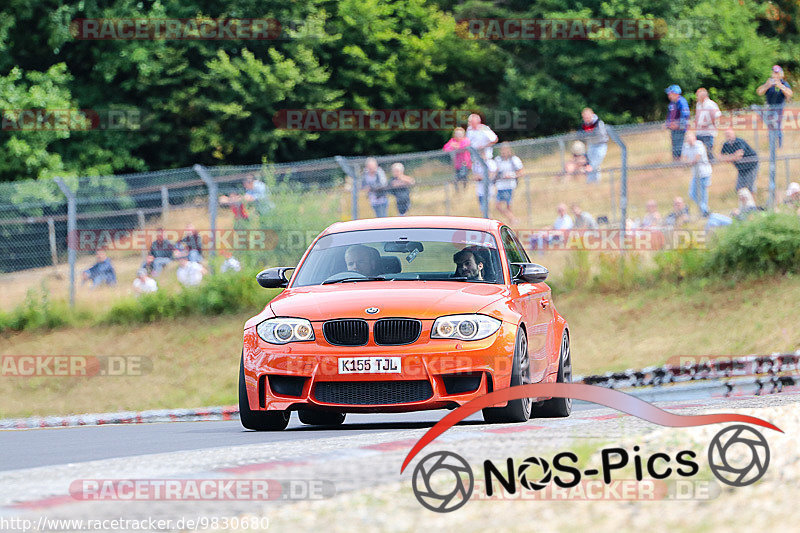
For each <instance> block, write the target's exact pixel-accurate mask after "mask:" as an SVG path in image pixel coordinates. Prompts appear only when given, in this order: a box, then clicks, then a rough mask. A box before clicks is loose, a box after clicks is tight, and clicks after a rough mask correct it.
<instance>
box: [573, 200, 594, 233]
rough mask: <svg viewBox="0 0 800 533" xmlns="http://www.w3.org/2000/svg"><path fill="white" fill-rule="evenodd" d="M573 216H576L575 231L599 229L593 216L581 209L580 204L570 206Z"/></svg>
mask: <svg viewBox="0 0 800 533" xmlns="http://www.w3.org/2000/svg"><path fill="white" fill-rule="evenodd" d="M570 209H571V210H572V214H573V215H575V225H574V226H573V228H574V229H597V221H596V220H595V219H594V217H593V216H592V215H590V214H589V213H587V212H586V211H584V210H583V209H581V206H579V205H578V204H572V206H570Z"/></svg>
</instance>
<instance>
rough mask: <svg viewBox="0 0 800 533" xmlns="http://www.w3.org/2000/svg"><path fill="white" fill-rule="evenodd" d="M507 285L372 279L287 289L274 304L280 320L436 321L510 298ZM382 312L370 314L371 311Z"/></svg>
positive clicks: (273, 309) (471, 311) (472, 311)
mask: <svg viewBox="0 0 800 533" xmlns="http://www.w3.org/2000/svg"><path fill="white" fill-rule="evenodd" d="M507 292H508V291H507V289H506V288H505V287H504V286H503V285H490V284H484V283H462V282H457V281H366V282H357V283H347V284H336V285H315V286H311V287H298V288H296V289H286V290H285V291H283V293H281V295H280V296H278V297H277V298H275V299H274V300H272V302H270V307H271V308H272V312H273V313H275V316H293V317H302V318H307V319H309V320H311V321H317V320H329V319H332V318H365V319H377V318H383V317H408V318H418V319H423V320H424V319H434V318H437V317H439V316H443V315H451V314H456V313H474V312H476V311H478V310H479V309H481V308H483V307H485V306H487V305H489V304H490V303H492V302H494V301H496V300H498V299H500V298H502V297H504V296H506V295H507ZM374 307H376V308H378V312H376V313H373V314H370V313H367V312H366V309H368V308H374Z"/></svg>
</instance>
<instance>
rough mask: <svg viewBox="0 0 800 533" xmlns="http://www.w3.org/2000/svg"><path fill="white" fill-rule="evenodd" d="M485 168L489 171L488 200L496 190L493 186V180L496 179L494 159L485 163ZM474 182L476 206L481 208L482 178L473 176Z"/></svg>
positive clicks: (477, 175)
mask: <svg viewBox="0 0 800 533" xmlns="http://www.w3.org/2000/svg"><path fill="white" fill-rule="evenodd" d="M486 168H487V169H488V170H489V198H491V197H492V195H493V194H495V193H496V191H497V189H496V188H495V186H494V182H495V178H496V177H497V163H495V161H494V159H490V160H488V161H486ZM472 179H473V180H474V181H475V194H476V196H477V197H478V206H479V207H483V188H484V183H483V177H482V176H481V175H480V174H475V175H473V178H472Z"/></svg>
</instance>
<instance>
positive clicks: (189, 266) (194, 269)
mask: <svg viewBox="0 0 800 533" xmlns="http://www.w3.org/2000/svg"><path fill="white" fill-rule="evenodd" d="M176 274H177V276H178V281H179V282H180V284H181V285H183V286H185V287H194V286H195V285H200V282H201V281H203V275H205V274H207V271H206V269H205V267H204V266H203V265H201V264H200V263H197V262H195V261H189V256H188V255H187V254H181V255H180V256H178V270H177V272H176Z"/></svg>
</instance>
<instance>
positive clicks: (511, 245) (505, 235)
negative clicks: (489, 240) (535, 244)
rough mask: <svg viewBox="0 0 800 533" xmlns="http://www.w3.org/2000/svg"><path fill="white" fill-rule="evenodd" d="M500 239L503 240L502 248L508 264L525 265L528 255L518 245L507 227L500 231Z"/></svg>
mask: <svg viewBox="0 0 800 533" xmlns="http://www.w3.org/2000/svg"><path fill="white" fill-rule="evenodd" d="M500 237H501V238H502V239H503V248H505V250H506V259H508V262H509V263H527V262H528V254H526V253H525V250H524V249H523V248H522V246H520V245H519V242H518V241H517V239H516V237H514V234H512V233H511V230H509V229H508V228H507V227H504V228H502V229H501V230H500Z"/></svg>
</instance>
